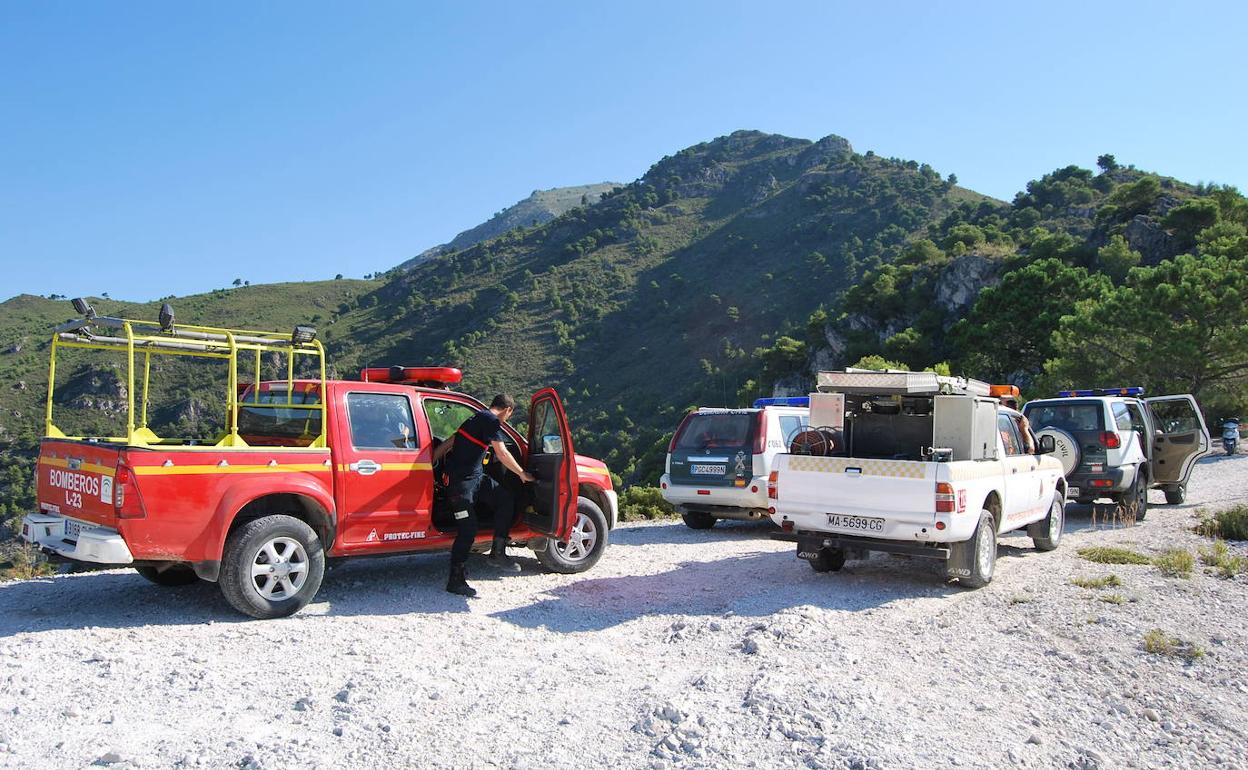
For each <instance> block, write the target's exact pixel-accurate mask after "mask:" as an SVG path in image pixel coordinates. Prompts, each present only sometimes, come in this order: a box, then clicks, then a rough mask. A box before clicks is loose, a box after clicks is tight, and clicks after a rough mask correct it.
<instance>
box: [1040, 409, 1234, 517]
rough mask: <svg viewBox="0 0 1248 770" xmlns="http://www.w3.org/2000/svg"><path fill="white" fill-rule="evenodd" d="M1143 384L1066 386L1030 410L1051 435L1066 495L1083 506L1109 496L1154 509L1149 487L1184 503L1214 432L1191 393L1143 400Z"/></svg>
mask: <svg viewBox="0 0 1248 770" xmlns="http://www.w3.org/2000/svg"><path fill="white" fill-rule="evenodd" d="M1143 395H1144V391H1143V389H1142V388H1110V389H1102V390H1073V391H1062V392H1061V393H1059V394H1058V398H1046V399H1039V400H1036V401H1029V402H1028V403H1027V405H1026V406H1025V407H1024V408H1023V414H1025V415H1026V416H1027V419H1028V421H1030V423H1031V428H1032V430H1033V431H1034V432H1035V433H1036V435H1037V436H1044V435H1051V436H1053V438H1054V441H1055V443H1056V445H1057V451H1056V453H1055V454H1054V457H1057V458H1058V459H1060V460H1061V461H1062V465H1063V469H1064V470H1065V472H1066V481H1067V484H1068V487H1067V494H1068V495H1069V496H1070V497H1071V498H1072V499H1074V500H1076V501H1078V502H1080V503H1084V504H1087V503H1091V502H1092V501H1093V500H1096V499H1098V498H1109V499H1110V500H1112V501H1114V502H1116V503H1120V504H1122V505H1123V506H1125V507H1133V508H1134V509H1135V518H1136V519H1137V520H1142V519H1143V518H1144V516H1145V514H1146V513H1147V512H1148V490H1149V489H1150V488H1160V489H1161V490H1162V491H1164V492H1165V495H1166V502H1167V503H1170V504H1171V505H1177V504H1178V503H1181V502H1183V500H1184V499H1185V497H1186V495H1187V480H1188V478H1189V477H1190V476H1191V472H1192V465H1193V464H1194V463H1195V462H1196V460H1197V459H1198V458H1200V457H1203V456H1204V455H1205V454H1206V453H1207V452H1208V451H1209V446H1210V443H1211V442H1210V438H1209V429H1208V428H1206V427H1205V420H1204V417H1202V416H1201V413H1200V408H1199V407H1198V406H1197V404H1196V399H1195V398H1194V397H1192V396H1190V395H1179V396H1159V397H1155V398H1141V396H1143Z"/></svg>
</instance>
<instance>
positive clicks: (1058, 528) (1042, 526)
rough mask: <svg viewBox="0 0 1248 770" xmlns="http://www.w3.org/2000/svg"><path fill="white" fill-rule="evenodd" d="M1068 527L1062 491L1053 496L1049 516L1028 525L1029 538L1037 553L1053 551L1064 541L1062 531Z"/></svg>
mask: <svg viewBox="0 0 1248 770" xmlns="http://www.w3.org/2000/svg"><path fill="white" fill-rule="evenodd" d="M1065 526H1066V506H1065V504H1064V503H1063V501H1062V498H1061V490H1060V489H1059V490H1058V494H1056V495H1054V496H1053V503H1052V504H1051V505H1050V506H1049V515H1048V516H1045V517H1044V518H1043V519H1041V520H1040V521H1037V522H1034V523H1032V524H1028V525H1027V536H1028V537H1030V538H1031V543H1032V545H1034V546H1035V547H1036V550H1037V551H1052V550H1053V549H1054V548H1057V544H1058V543H1059V542H1061V540H1062V529H1063V527H1065Z"/></svg>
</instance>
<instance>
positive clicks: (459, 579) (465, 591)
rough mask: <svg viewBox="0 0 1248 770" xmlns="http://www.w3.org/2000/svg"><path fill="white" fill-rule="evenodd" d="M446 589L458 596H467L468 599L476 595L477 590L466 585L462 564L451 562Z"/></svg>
mask: <svg viewBox="0 0 1248 770" xmlns="http://www.w3.org/2000/svg"><path fill="white" fill-rule="evenodd" d="M446 590H447V591H448V592H450V593H453V594H457V595H459V596H467V597H468V598H469V599H471V598H472V597H474V596H476V595H477V591H476V589H475V588H473V587H472V586H470V585H468V581H467V580H465V579H464V565H462V564H452V565H451V576H450V577H449V578H448V579H447V581H446Z"/></svg>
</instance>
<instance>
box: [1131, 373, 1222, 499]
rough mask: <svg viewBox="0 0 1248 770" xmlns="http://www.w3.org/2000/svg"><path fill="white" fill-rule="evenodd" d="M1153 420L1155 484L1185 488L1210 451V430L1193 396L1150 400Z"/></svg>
mask: <svg viewBox="0 0 1248 770" xmlns="http://www.w3.org/2000/svg"><path fill="white" fill-rule="evenodd" d="M1144 401H1145V403H1147V404H1148V409H1149V411H1150V412H1151V413H1152V416H1153V427H1154V434H1155V435H1154V436H1153V447H1154V452H1153V483H1154V484H1167V485H1170V484H1173V485H1183V484H1186V483H1187V479H1188V477H1189V476H1190V475H1191V473H1192V466H1193V465H1194V464H1195V463H1196V460H1198V459H1199V458H1201V457H1204V456H1205V453H1207V452H1208V451H1209V446H1210V438H1209V429H1208V428H1207V427H1205V418H1204V417H1203V416H1202V415H1201V413H1200V407H1198V406H1197V405H1196V399H1195V397H1193V396H1189V395H1182V396H1158V397H1156V398H1146V399H1144Z"/></svg>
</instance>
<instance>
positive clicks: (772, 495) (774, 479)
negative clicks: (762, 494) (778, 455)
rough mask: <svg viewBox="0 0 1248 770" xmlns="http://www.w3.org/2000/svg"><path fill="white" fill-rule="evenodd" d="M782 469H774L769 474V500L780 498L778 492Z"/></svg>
mask: <svg viewBox="0 0 1248 770" xmlns="http://www.w3.org/2000/svg"><path fill="white" fill-rule="evenodd" d="M779 481H780V471H772V472H771V473H769V474H767V498H768V499H769V500H777V499H779V498H778V497H777V496H776V494H777V492H778V491H779V488H780V486H779Z"/></svg>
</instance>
